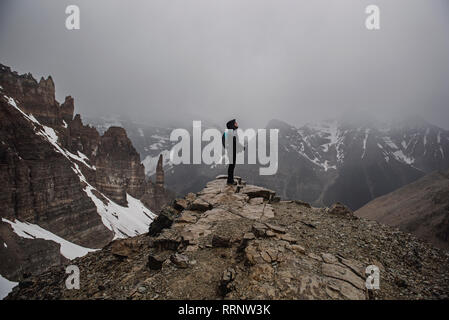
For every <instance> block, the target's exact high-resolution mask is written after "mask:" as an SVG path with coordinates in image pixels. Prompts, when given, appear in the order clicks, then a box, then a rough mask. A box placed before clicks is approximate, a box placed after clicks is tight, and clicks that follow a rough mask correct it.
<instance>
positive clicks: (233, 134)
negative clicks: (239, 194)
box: [222, 119, 245, 185]
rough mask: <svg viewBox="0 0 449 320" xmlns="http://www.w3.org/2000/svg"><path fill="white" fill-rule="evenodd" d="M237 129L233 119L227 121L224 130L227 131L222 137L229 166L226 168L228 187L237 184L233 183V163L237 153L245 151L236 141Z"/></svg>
mask: <svg viewBox="0 0 449 320" xmlns="http://www.w3.org/2000/svg"><path fill="white" fill-rule="evenodd" d="M238 127H239V125H238V123H237V122H236V121H235V119H232V120H231V121H228V123H226V128H227V129H228V130H226V131H225V133H223V136H222V142H223V147H224V148H225V149H226V151H227V154H228V157H229V158H230V159H229V166H228V180H227V184H228V185H236V184H237V183H236V182H235V181H234V169H235V162H236V158H237V152H240V151H242V150H245V147H244V146H242V145H241V144H240V142H239V141H238V139H237V132H236V130H237V129H238ZM231 130H232V131H231ZM231 138H232V140H231ZM231 141H232V149H231V145H230V144H231ZM237 146H238V147H239V150H237ZM228 148H229V149H228ZM230 153H232V157H230V156H229V154H230ZM231 158H232V159H231ZM231 160H232V161H231Z"/></svg>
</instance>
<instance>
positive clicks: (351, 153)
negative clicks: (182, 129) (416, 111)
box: [87, 117, 449, 210]
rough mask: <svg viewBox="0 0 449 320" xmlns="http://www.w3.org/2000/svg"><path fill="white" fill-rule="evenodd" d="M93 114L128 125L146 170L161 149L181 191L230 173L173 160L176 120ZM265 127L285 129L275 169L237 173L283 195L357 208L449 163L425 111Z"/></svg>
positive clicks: (443, 139) (98, 123)
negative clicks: (151, 122) (154, 122)
mask: <svg viewBox="0 0 449 320" xmlns="http://www.w3.org/2000/svg"><path fill="white" fill-rule="evenodd" d="M87 121H88V122H89V123H91V124H92V125H94V126H95V127H96V128H97V129H98V130H99V131H100V132H101V131H102V130H103V131H104V130H105V129H106V128H107V127H108V126H110V125H120V126H123V127H124V128H125V129H126V130H127V132H128V135H129V137H130V139H131V140H132V142H133V144H134V145H135V146H136V149H137V150H138V152H139V153H140V155H141V160H142V163H143V164H144V166H145V172H146V174H147V175H150V176H151V175H153V174H154V172H155V167H156V162H157V159H158V156H159V155H160V154H163V155H164V167H165V169H166V184H167V186H168V187H169V188H170V189H172V190H174V191H176V192H177V193H178V194H179V195H184V194H186V193H188V192H197V191H199V190H200V189H201V187H202V186H203V185H204V183H206V182H207V181H209V180H211V179H212V178H213V177H215V176H216V175H217V174H222V173H225V172H226V167H225V166H224V165H217V166H206V165H194V166H193V165H178V166H173V165H172V164H171V163H170V161H169V152H170V149H171V148H172V146H173V145H174V142H171V141H170V140H169V137H170V133H171V131H172V130H173V129H174V127H165V128H157V127H154V126H147V125H143V124H137V123H135V122H133V121H131V120H126V121H124V120H120V119H88V120H87ZM210 127H216V128H218V129H221V130H224V129H223V128H219V127H218V126H216V125H210ZM266 128H272V129H279V170H278V172H277V174H276V175H273V176H260V175H259V173H258V168H259V166H258V165H240V166H237V169H236V173H237V174H238V175H241V176H243V177H245V179H247V181H248V182H250V183H254V184H258V185H262V186H265V187H269V188H271V189H273V190H275V191H276V192H277V193H278V194H279V195H280V196H281V197H283V198H287V199H296V198H298V199H303V200H305V201H308V202H311V203H312V204H314V205H317V206H323V205H330V204H332V203H334V202H335V201H341V202H343V203H345V204H347V205H348V206H349V207H351V208H352V209H353V210H356V209H358V208H360V207H361V206H363V205H364V204H366V203H367V202H369V201H370V200H372V199H374V198H377V197H379V196H381V195H384V194H386V193H389V192H391V191H393V190H395V189H397V188H399V187H401V186H404V185H406V184H408V183H410V182H413V181H415V180H417V179H418V178H420V177H422V176H424V175H425V174H427V173H430V172H432V171H434V170H445V169H448V168H449V132H448V131H447V130H444V129H442V128H439V127H437V126H434V125H432V124H430V123H427V122H426V121H424V120H423V119H420V118H412V117H409V118H407V119H403V120H400V121H390V122H375V121H364V122H363V123H362V122H360V121H358V122H351V121H344V120H339V121H337V120H332V121H323V122H319V123H315V124H307V125H304V126H301V127H299V128H297V127H294V126H292V125H289V124H288V123H286V122H284V121H281V120H272V121H270V122H269V123H268V125H267V126H266ZM186 129H189V128H188V127H186Z"/></svg>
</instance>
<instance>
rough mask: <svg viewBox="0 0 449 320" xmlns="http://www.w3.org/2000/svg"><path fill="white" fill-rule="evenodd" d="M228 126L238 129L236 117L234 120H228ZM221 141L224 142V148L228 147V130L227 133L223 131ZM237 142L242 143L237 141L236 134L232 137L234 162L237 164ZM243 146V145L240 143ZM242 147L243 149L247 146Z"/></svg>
mask: <svg viewBox="0 0 449 320" xmlns="http://www.w3.org/2000/svg"><path fill="white" fill-rule="evenodd" d="M226 128H227V129H232V130H234V131H235V130H236V129H237V128H236V127H235V119H232V120H230V121H228V123H226ZM221 142H222V144H223V148H226V132H225V133H223V135H222V137H221ZM237 143H239V145H240V142H237V137H236V135H234V136H233V139H232V150H233V157H232V158H233V162H232V163H234V164H235V162H236V155H237ZM240 146H241V145H240ZM241 147H242V148H241V149H242V150H244V149H245V148H244V147H243V146H241Z"/></svg>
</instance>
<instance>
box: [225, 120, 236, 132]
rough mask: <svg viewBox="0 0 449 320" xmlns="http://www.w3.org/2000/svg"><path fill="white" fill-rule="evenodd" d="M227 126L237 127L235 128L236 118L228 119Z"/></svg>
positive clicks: (229, 127)
mask: <svg viewBox="0 0 449 320" xmlns="http://www.w3.org/2000/svg"><path fill="white" fill-rule="evenodd" d="M226 128H228V129H234V130H235V129H236V128H235V119H232V120H231V121H228V123H226Z"/></svg>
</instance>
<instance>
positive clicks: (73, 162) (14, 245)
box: [0, 65, 169, 281]
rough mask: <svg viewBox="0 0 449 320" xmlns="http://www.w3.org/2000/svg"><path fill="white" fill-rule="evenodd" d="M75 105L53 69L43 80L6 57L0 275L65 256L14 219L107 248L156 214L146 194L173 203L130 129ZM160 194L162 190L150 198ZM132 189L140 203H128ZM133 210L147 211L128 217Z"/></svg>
mask: <svg viewBox="0 0 449 320" xmlns="http://www.w3.org/2000/svg"><path fill="white" fill-rule="evenodd" d="M73 113H74V99H73V98H72V97H67V98H66V99H65V101H64V103H63V104H59V103H58V102H57V101H56V99H55V86H54V82H53V80H52V78H51V77H49V78H48V79H41V80H40V81H39V82H37V81H36V80H35V79H34V78H33V77H32V76H31V75H30V74H26V75H18V74H17V73H16V72H13V71H11V69H10V68H8V67H6V66H3V65H0V183H1V185H2V192H1V193H0V205H1V207H2V211H1V212H0V218H1V220H0V228H1V230H2V232H1V233H0V244H2V248H1V251H0V259H1V260H2V261H7V262H5V263H4V264H3V263H2V267H1V268H0V275H2V276H4V277H6V278H8V279H9V280H14V281H18V280H21V279H23V278H24V275H25V274H27V273H28V272H31V273H39V272H42V271H43V270H45V269H46V268H47V267H49V266H52V265H55V264H61V263H62V262H63V261H65V258H64V257H63V256H61V253H60V252H61V250H60V249H61V248H60V246H59V245H58V244H57V243H55V242H52V241H49V240H45V239H34V240H31V239H25V238H26V237H28V236H29V235H27V234H26V233H24V234H23V237H18V236H17V233H18V231H17V230H13V229H12V228H11V225H10V223H14V222H15V221H20V222H21V223H28V224H33V226H34V228H43V230H44V231H45V234H46V235H45V236H42V237H44V238H45V237H47V238H48V237H50V236H48V234H51V237H52V238H55V237H60V238H62V239H63V240H66V241H69V242H71V243H73V244H74V245H79V246H81V247H84V248H83V249H86V248H102V247H103V246H105V245H106V244H108V243H109V242H110V241H111V240H112V239H113V238H114V237H124V236H129V235H135V234H138V232H137V231H136V229H138V230H142V227H143V230H145V229H146V228H147V225H148V224H146V221H148V220H149V221H151V219H152V217H153V216H154V215H152V213H149V212H148V210H146V208H145V207H144V206H143V205H142V203H140V201H139V200H140V199H141V198H145V201H142V202H143V203H151V202H152V201H153V203H152V204H155V205H154V206H152V207H151V209H152V210H155V209H157V210H159V209H160V208H161V207H162V206H163V205H165V204H166V203H168V199H169V198H168V197H165V198H164V197H163V195H166V193H164V192H165V190H164V187H163V180H162V186H160V187H159V189H160V190H159V191H157V188H156V186H155V185H154V184H152V183H151V182H147V181H145V174H144V169H143V166H142V164H141V163H140V157H139V154H138V153H137V152H136V151H135V149H134V147H133V146H132V144H131V142H130V141H129V139H128V138H127V135H126V132H125V130H124V129H122V128H111V129H110V130H108V131H107V132H106V133H105V134H104V135H103V136H100V134H99V133H98V132H97V130H96V129H95V128H92V127H90V126H86V125H84V124H83V122H82V120H81V116H80V115H76V116H75V117H74V114H73ZM155 194H157V195H159V197H157V199H151V196H152V195H155ZM128 195H129V196H130V197H133V199H132V201H133V205H134V207H128V200H127V198H128ZM161 195H162V196H161ZM107 198H109V199H107ZM164 201H165V202H164ZM112 202H114V203H112ZM111 205H112V207H110V206H111ZM105 207H106V208H105ZM132 210H134V211H136V210H137V211H138V212H132V214H133V215H134V214H138V215H140V217H142V219H140V220H139V219H137V218H136V216H134V217H133V218H132V219H134V220H132V219H131V220H132V221H131V222H130V221H129V217H124V215H126V214H125V213H124V212H128V213H129V212H131V211H132ZM108 214H109V215H115V218H114V217H113V219H115V220H117V222H116V223H117V225H118V227H116V228H114V227H113V226H111V225H114V222H115V221H112V222H111V221H110V220H108V219H107V217H106V216H107V215H108ZM138 223H141V225H140V226H138V227H139V228H136V224H138ZM148 223H149V222H148ZM128 227H129V228H128ZM36 230H37V229H36ZM38 232H42V230H40V229H39V231H38ZM140 232H142V231H140ZM47 233H48V234H47ZM24 237H25V238H24ZM30 237H31V236H30ZM2 240H3V242H2ZM3 243H5V246H3ZM6 243H8V244H6ZM42 252H47V253H48V254H47V255H46V256H45V255H43V254H42Z"/></svg>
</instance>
